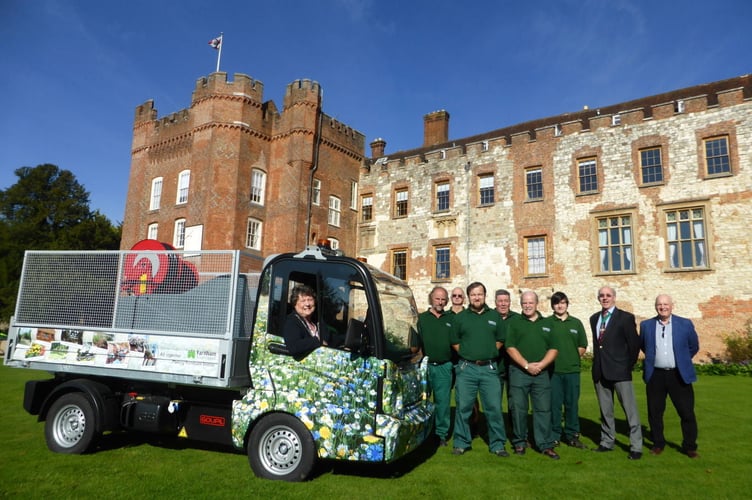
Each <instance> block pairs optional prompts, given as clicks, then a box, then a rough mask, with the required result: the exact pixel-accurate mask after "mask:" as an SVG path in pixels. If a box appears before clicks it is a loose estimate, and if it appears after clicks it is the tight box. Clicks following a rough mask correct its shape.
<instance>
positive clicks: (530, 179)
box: [525, 167, 543, 201]
mask: <svg viewBox="0 0 752 500" xmlns="http://www.w3.org/2000/svg"><path fill="white" fill-rule="evenodd" d="M525 187H526V188H527V201H535V200H542V199H543V169H542V168H540V167H536V168H528V169H527V170H525Z"/></svg>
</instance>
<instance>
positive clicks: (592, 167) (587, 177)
mask: <svg viewBox="0 0 752 500" xmlns="http://www.w3.org/2000/svg"><path fill="white" fill-rule="evenodd" d="M577 174H578V178H579V181H580V193H581V194H584V193H595V192H597V191H598V170H597V164H596V162H595V159H587V160H580V161H579V162H577Z"/></svg>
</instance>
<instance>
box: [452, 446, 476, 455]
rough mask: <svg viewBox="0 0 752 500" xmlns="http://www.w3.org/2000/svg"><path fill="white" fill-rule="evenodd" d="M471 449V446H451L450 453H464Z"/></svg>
mask: <svg viewBox="0 0 752 500" xmlns="http://www.w3.org/2000/svg"><path fill="white" fill-rule="evenodd" d="M470 450H472V448H452V455H464V454H465V452H467V451H470Z"/></svg>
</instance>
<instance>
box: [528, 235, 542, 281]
mask: <svg viewBox="0 0 752 500" xmlns="http://www.w3.org/2000/svg"><path fill="white" fill-rule="evenodd" d="M525 252H526V254H527V274H528V275H534V274H546V237H545V236H531V237H528V238H525Z"/></svg>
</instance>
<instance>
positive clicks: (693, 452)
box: [687, 450, 700, 458]
mask: <svg viewBox="0 0 752 500" xmlns="http://www.w3.org/2000/svg"><path fill="white" fill-rule="evenodd" d="M687 456H688V457H689V458H700V455H698V454H697V450H689V451H687Z"/></svg>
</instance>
